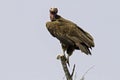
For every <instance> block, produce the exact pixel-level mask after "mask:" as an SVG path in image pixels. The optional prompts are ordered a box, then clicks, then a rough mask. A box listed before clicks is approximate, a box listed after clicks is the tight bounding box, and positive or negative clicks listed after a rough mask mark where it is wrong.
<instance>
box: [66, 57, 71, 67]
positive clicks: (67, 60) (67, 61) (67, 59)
mask: <svg viewBox="0 0 120 80" xmlns="http://www.w3.org/2000/svg"><path fill="white" fill-rule="evenodd" d="M69 57H70V55H67V58H66V63H67V64H68V66H69V67H70V63H69Z"/></svg>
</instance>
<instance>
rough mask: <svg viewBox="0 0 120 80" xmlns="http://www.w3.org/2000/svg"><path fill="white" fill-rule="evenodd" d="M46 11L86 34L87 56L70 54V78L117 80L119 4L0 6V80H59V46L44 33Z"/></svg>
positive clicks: (61, 0)
mask: <svg viewBox="0 0 120 80" xmlns="http://www.w3.org/2000/svg"><path fill="white" fill-rule="evenodd" d="M50 7H57V8H58V9H59V14H60V15H61V16H63V17H64V18H66V19H69V20H71V21H73V22H74V23H76V24H77V25H79V26H80V27H82V28H83V29H84V30H86V31H88V32H89V33H90V34H91V35H92V36H93V37H94V40H95V45H96V46H95V48H93V50H92V54H93V55H92V56H86V55H85V54H82V53H81V52H80V51H75V52H74V54H73V55H72V56H71V58H70V62H71V67H72V66H73V64H74V63H75V64H76V71H75V72H76V77H77V80H80V77H81V76H82V75H83V74H84V73H85V72H86V71H87V70H88V69H89V68H90V67H91V66H93V65H95V66H94V68H93V69H91V70H90V71H89V72H88V73H87V75H86V76H85V80H120V69H119V68H120V46H119V45H120V36H119V35H120V1H119V0H0V80H63V77H64V72H63V69H62V66H61V64H60V61H59V60H57V59H56V56H57V55H58V54H60V53H62V49H61V46H60V43H59V41H58V40H57V39H55V38H53V37H52V36H51V35H50V34H49V32H48V31H47V29H46V26H45V23H46V22H47V21H49V9H50Z"/></svg>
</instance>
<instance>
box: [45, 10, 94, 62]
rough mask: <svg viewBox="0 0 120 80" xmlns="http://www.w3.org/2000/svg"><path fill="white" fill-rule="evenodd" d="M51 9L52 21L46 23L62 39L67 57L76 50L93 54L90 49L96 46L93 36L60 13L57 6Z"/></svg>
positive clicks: (51, 32) (51, 31)
mask: <svg viewBox="0 0 120 80" xmlns="http://www.w3.org/2000/svg"><path fill="white" fill-rule="evenodd" d="M49 11H50V20H51V21H50V22H47V23H46V27H47V29H48V31H49V32H50V34H51V35H52V36H53V37H56V38H57V39H58V40H59V41H60V43H61V46H62V49H63V53H64V54H65V52H66V53H67V54H68V57H67V58H69V56H71V55H72V53H73V51H74V50H81V51H82V52H83V53H85V54H87V55H91V51H90V49H92V47H94V46H95V45H94V40H93V37H92V36H91V35H90V34H89V33H88V32H86V31H84V30H83V29H82V28H80V27H79V26H78V25H76V24H75V23H73V22H72V21H69V20H67V19H64V18H63V17H61V16H60V15H58V14H57V13H58V9H57V8H51V9H50V10H49ZM68 60H69V59H68Z"/></svg>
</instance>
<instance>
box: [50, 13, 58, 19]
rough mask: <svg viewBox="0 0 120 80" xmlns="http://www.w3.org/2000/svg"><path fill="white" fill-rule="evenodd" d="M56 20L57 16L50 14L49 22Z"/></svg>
mask: <svg viewBox="0 0 120 80" xmlns="http://www.w3.org/2000/svg"><path fill="white" fill-rule="evenodd" d="M56 19H58V15H57V14H50V20H51V21H55V20H56Z"/></svg>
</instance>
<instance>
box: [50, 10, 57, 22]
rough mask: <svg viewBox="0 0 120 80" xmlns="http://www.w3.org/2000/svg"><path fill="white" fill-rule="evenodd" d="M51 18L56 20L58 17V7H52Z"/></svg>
mask: <svg viewBox="0 0 120 80" xmlns="http://www.w3.org/2000/svg"><path fill="white" fill-rule="evenodd" d="M49 11H50V20H51V21H54V20H55V19H56V15H57V13H58V9H57V8H50V10H49Z"/></svg>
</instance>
